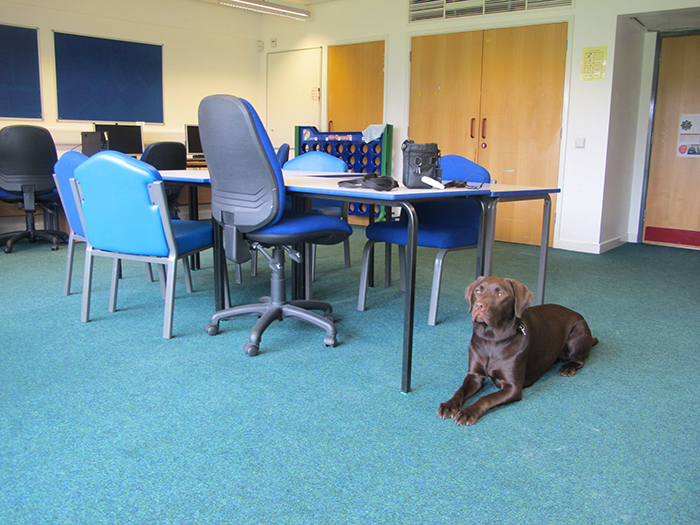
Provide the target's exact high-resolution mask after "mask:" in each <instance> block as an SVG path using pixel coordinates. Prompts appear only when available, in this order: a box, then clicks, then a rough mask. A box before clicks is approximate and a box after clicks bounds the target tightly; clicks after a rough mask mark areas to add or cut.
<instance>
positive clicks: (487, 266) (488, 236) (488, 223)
mask: <svg viewBox="0 0 700 525" xmlns="http://www.w3.org/2000/svg"><path fill="white" fill-rule="evenodd" d="M482 202H483V201H482ZM497 204H498V197H486V202H485V203H484V215H483V217H484V220H483V222H484V226H483V235H484V242H483V260H482V263H481V264H482V265H483V268H482V269H483V271H482V275H485V276H487V277H488V276H490V275H491V274H492V273H493V247H494V244H495V240H494V239H495V237H496V205H497Z"/></svg>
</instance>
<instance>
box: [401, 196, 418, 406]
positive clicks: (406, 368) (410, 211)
mask: <svg viewBox="0 0 700 525" xmlns="http://www.w3.org/2000/svg"><path fill="white" fill-rule="evenodd" d="M401 207H402V208H403V209H404V210H405V211H406V215H407V217H408V233H407V234H408V239H407V243H406V302H405V307H404V317H403V361H402V369H401V392H403V393H405V394H407V393H408V392H410V391H411V366H412V364H413V317H414V312H415V306H416V305H415V293H416V244H417V232H418V217H417V216H416V210H415V208H414V207H413V206H412V205H411V204H410V203H409V202H401Z"/></svg>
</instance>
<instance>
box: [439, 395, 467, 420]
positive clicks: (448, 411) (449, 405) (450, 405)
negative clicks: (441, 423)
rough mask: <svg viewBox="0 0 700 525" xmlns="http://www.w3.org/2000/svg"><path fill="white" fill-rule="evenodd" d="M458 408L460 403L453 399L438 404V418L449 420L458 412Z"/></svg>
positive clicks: (460, 405) (460, 406)
mask: <svg viewBox="0 0 700 525" xmlns="http://www.w3.org/2000/svg"><path fill="white" fill-rule="evenodd" d="M460 408H462V403H460V402H458V401H456V400H455V399H450V400H449V401H445V402H444V403H440V406H439V407H438V417H439V418H440V419H450V418H452V417H454V415H455V414H456V413H457V412H459V409H460Z"/></svg>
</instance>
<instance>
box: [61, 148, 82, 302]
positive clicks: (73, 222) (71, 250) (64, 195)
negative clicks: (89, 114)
mask: <svg viewBox="0 0 700 525" xmlns="http://www.w3.org/2000/svg"><path fill="white" fill-rule="evenodd" d="M87 159H88V156H87V155H83V154H82V153H79V152H77V151H68V152H66V153H64V154H63V155H61V158H60V159H59V160H58V162H56V165H55V166H54V175H53V178H54V181H55V182H56V188H57V189H58V194H59V196H60V197H61V203H62V204H63V211H64V213H65V215H66V219H68V226H69V228H70V233H69V234H68V254H67V255H66V282H65V286H64V293H65V294H66V295H70V288H71V281H72V279H73V259H74V258H75V243H76V242H86V241H87V238H86V237H85V231H84V230H83V223H82V221H81V220H80V213H79V212H78V207H77V205H76V204H75V198H74V197H73V190H72V188H71V185H70V179H72V178H73V174H74V172H75V168H77V167H78V166H80V165H81V164H82V163H83V162H85V161H86V160H87Z"/></svg>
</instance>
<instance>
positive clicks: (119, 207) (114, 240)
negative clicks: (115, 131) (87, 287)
mask: <svg viewBox="0 0 700 525" xmlns="http://www.w3.org/2000/svg"><path fill="white" fill-rule="evenodd" d="M75 179H76V180H77V181H78V182H79V183H80V193H81V207H82V210H83V218H84V220H85V233H86V234H87V235H86V236H87V239H88V242H89V243H90V244H91V245H92V246H93V247H94V248H97V249H100V250H107V251H113V252H119V253H128V254H135V255H155V256H162V257H165V256H168V255H169V253H170V250H169V248H168V242H167V240H166V237H165V231H164V226H163V219H162V216H161V210H160V207H159V206H158V205H156V204H154V203H153V202H152V201H151V196H150V194H149V192H148V187H149V185H151V184H153V183H154V182H156V181H160V180H162V179H161V177H160V174H159V173H158V171H157V170H156V169H155V168H154V167H153V166H151V165H150V164H146V163H145V162H142V161H140V160H136V159H134V158H132V157H130V156H128V155H125V154H123V153H120V152H118V151H102V152H100V153H96V154H95V155H93V156H92V157H90V158H89V159H88V160H86V161H85V162H83V163H82V164H81V165H80V166H78V167H77V168H76V169H75ZM166 216H167V210H166Z"/></svg>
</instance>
